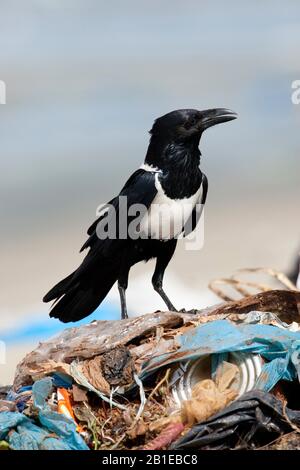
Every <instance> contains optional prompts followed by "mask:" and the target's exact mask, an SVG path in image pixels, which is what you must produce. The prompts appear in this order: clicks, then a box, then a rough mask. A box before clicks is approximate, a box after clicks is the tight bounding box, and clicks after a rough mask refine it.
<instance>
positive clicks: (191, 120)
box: [184, 116, 197, 129]
mask: <svg viewBox="0 0 300 470" xmlns="http://www.w3.org/2000/svg"><path fill="white" fill-rule="evenodd" d="M196 124H197V118H196V116H193V117H190V118H189V120H188V121H187V122H186V123H185V125H184V127H185V128H186V129H190V128H191V127H193V126H195V125H196Z"/></svg>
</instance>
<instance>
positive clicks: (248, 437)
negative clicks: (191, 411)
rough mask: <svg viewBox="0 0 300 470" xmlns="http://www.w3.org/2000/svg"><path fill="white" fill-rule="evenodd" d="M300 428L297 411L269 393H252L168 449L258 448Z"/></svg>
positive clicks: (196, 426)
mask: <svg viewBox="0 0 300 470" xmlns="http://www.w3.org/2000/svg"><path fill="white" fill-rule="evenodd" d="M293 425H294V426H299V425H300V411H294V410H291V409H289V408H286V407H285V406H284V404H283V403H282V401H281V400H280V399H278V398H276V397H275V396H274V395H272V394H270V393H265V392H262V391H261V390H252V391H251V392H248V393H245V395H243V396H242V397H241V398H239V399H238V400H236V401H234V402H233V403H231V404H230V405H229V406H227V407H226V408H224V409H223V410H222V411H220V412H219V413H217V414H215V415H214V416H213V417H211V418H209V419H208V420H207V421H205V422H203V423H200V424H197V425H195V426H194V427H193V428H192V429H191V430H190V431H188V432H187V433H186V434H185V435H184V436H183V437H181V438H180V439H178V440H177V441H176V442H174V443H173V444H172V445H171V447H170V449H171V450H173V449H176V450H184V449H189V448H190V449H211V450H224V449H238V448H240V449H241V448H257V447H261V446H263V445H265V444H268V443H270V442H272V441H273V440H274V439H276V438H277V437H278V436H280V435H282V434H285V433H288V432H290V431H291V430H292V427H293Z"/></svg>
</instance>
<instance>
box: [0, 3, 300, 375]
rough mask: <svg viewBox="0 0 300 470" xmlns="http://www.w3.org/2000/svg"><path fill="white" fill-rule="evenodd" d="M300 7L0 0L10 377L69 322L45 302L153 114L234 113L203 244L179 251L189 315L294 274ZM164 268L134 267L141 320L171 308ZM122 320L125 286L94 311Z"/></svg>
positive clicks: (174, 273)
mask: <svg viewBox="0 0 300 470" xmlns="http://www.w3.org/2000/svg"><path fill="white" fill-rule="evenodd" d="M299 27H300V8H299V6H298V5H297V2H294V1H293V0H287V1H286V2H284V3H282V2H279V1H276V0H260V1H258V0H253V1H252V2H239V1H237V0H229V1H227V2H226V3H225V2H221V1H219V0H213V1H209V2H208V1H199V0H198V1H194V0H187V1H186V2H179V1H177V0H172V1H170V0H166V1H165V2H158V1H156V0H153V1H152V2H143V1H135V0H128V1H127V2H121V1H111V2H109V3H108V2H104V1H102V0H60V1H58V0H27V1H26V2H23V1H21V0H9V1H8V0H3V1H2V2H1V17H0V80H3V81H4V82H5V83H6V95H7V96H6V104H5V105H2V104H1V105H0V124H1V125H0V142H1V150H0V151H1V167H2V168H1V173H0V201H1V204H0V217H1V222H2V223H1V246H0V250H1V251H0V260H1V269H0V286H1V287H0V289H1V291H0V294H1V295H0V341H1V340H2V341H4V342H5V344H6V345H7V355H6V356H7V357H6V361H5V362H6V363H5V364H2V365H1V364H0V384H1V383H6V382H9V381H11V380H12V377H13V373H14V368H15V365H16V363H17V362H18V361H19V360H20V359H21V358H22V356H23V355H24V354H25V352H28V351H30V350H31V349H32V348H34V347H35V346H36V345H37V343H38V341H40V340H44V339H46V338H47V337H50V336H51V335H53V334H55V333H57V332H58V331H60V330H61V329H62V328H65V327H66V326H65V325H62V324H60V323H59V322H57V321H56V320H50V319H49V318H48V306H47V305H44V304H43V303H42V302H41V298H42V297H43V295H44V294H45V292H47V291H48V290H49V288H50V287H52V285H53V284H54V283H56V282H57V281H58V280H60V279H61V278H62V277H63V276H65V275H67V274H68V273H69V272H70V271H71V270H73V269H74V268H76V266H77V265H78V264H79V262H80V260H81V259H82V256H81V255H79V254H78V251H79V248H80V246H81V245H82V244H83V242H84V241H85V238H86V229H87V228H88V226H89V225H90V223H91V222H92V221H93V219H94V217H95V213H96V208H97V207H98V205H99V204H101V203H105V202H106V201H108V200H110V199H111V198H112V197H113V196H114V195H115V194H117V193H118V192H119V190H120V188H121V186H122V185H123V184H124V182H125V181H126V179H127V178H128V176H129V175H130V173H131V172H132V171H134V170H135V169H136V168H137V167H138V166H139V165H140V164H141V163H142V161H143V159H144V155H145V152H146V149H147V145H148V140H149V135H148V131H149V129H150V128H151V125H152V123H153V120H154V119H155V118H156V117H158V116H160V115H162V114H164V113H166V112H169V111H171V110H173V109H176V108H185V107H192V108H197V109H205V108H211V107H228V108H230V109H233V110H234V111H236V112H237V113H238V114H239V118H238V120H236V121H234V122H233V123H230V124H228V125H224V126H217V127H215V128H212V129H210V130H208V131H207V132H206V133H205V135H204V136H203V139H202V141H201V152H202V162H201V168H202V169H203V170H204V171H205V173H206V174H207V175H208V179H209V195H208V201H207V206H206V210H205V243H204V247H203V249H202V250H200V251H199V252H187V251H186V250H185V249H184V246H179V249H178V250H177V252H176V255H175V257H174V260H172V262H171V264H170V267H169V269H168V271H167V274H166V281H165V284H166V291H167V292H168V293H169V294H170V297H171V294H172V296H173V298H171V300H172V301H173V302H174V304H175V305H178V306H180V307H185V306H191V307H201V306H205V305H207V304H210V303H213V302H216V301H217V299H216V298H215V297H214V296H213V295H212V294H211V293H210V292H209V290H208V288H207V285H208V282H209V281H210V280H211V279H214V278H218V277H222V276H229V275H231V274H232V273H233V272H234V271H235V270H236V269H239V268H243V267H255V266H261V265H262V266H273V267H275V268H278V269H282V270H287V269H288V268H289V266H290V263H291V262H292V260H293V258H294V256H295V254H296V252H297V250H298V249H299V244H300V243H299V225H300V222H299V211H298V208H297V201H299V170H300V159H299V149H300V143H299V124H300V105H298V106H296V105H295V104H293V103H292V100H291V94H292V82H293V81H294V80H298V79H300V70H299V60H298V57H299V35H300V33H299V31H300V29H299ZM152 272H153V263H152V262H150V263H148V264H147V265H144V264H142V265H139V266H137V267H135V268H134V269H133V270H132V275H131V283H130V287H129V290H128V306H129V311H130V314H132V315H138V314H142V313H146V312H150V311H154V310H157V309H159V308H163V304H162V302H161V299H160V298H159V297H158V296H157V294H156V293H154V292H152V288H151V285H150V279H151V274H152ZM118 315H119V303H118V294H117V292H116V289H113V291H112V293H111V294H110V296H109V298H108V299H107V300H106V301H105V303H104V304H103V305H102V306H101V307H100V308H99V310H98V311H97V312H96V313H95V314H94V316H93V317H89V318H88V319H85V320H84V322H87V321H90V320H92V319H93V318H98V319H110V318H117V317H118Z"/></svg>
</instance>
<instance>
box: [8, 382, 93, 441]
mask: <svg viewBox="0 0 300 470" xmlns="http://www.w3.org/2000/svg"><path fill="white" fill-rule="evenodd" d="M51 390H52V379H51V378H50V377H47V378H45V379H42V380H39V381H38V382H35V383H34V385H33V387H32V394H33V402H34V407H35V408H36V409H37V410H38V419H39V422H40V424H41V426H38V425H37V424H35V422H34V421H33V420H31V419H30V418H28V417H27V416H25V415H24V414H22V413H19V412H12V411H6V412H2V413H0V440H1V439H3V440H6V441H7V442H8V443H9V445H10V447H11V448H12V449H15V450H28V449H32V450H36V449H40V450H42V449H44V450H88V449H89V448H88V446H87V445H86V443H85V442H84V440H83V439H82V437H81V436H80V435H79V434H78V433H77V432H76V424H75V423H74V421H73V420H71V419H69V418H67V417H66V416H64V415H61V414H59V413H56V412H55V411H52V410H51V408H50V406H49V405H48V403H47V397H48V396H49V394H50V392H51Z"/></svg>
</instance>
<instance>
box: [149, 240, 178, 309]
mask: <svg viewBox="0 0 300 470" xmlns="http://www.w3.org/2000/svg"><path fill="white" fill-rule="evenodd" d="M161 244H162V249H161V252H160V253H159V255H158V256H157V260H156V266H155V271H154V274H153V277H152V285H153V288H154V290H155V291H156V292H157V293H158V294H159V295H160V296H161V298H162V299H163V301H164V302H165V304H166V306H167V307H168V309H169V310H170V311H173V312H177V310H176V308H175V307H174V305H173V304H172V302H171V301H170V299H169V297H168V296H167V294H166V293H165V292H164V290H163V287H162V286H163V277H164V273H165V270H166V267H167V266H168V264H169V262H170V260H171V258H172V256H173V254H174V251H175V248H176V244H177V240H170V241H168V242H161Z"/></svg>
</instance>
